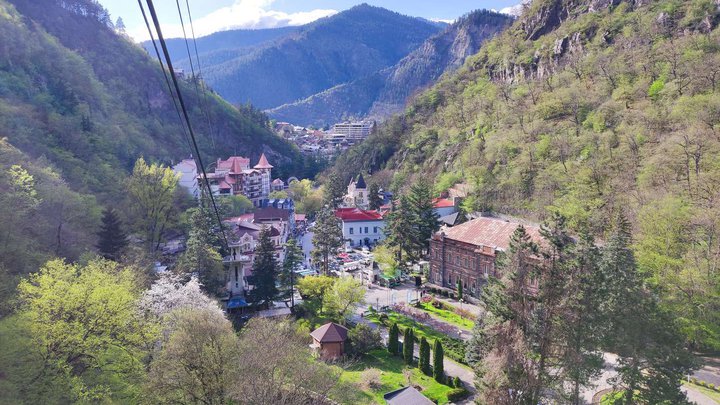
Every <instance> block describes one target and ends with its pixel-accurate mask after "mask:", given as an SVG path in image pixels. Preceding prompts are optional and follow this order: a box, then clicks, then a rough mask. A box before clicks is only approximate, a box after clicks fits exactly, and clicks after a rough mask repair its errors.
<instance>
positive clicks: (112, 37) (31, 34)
mask: <svg viewBox="0 0 720 405" xmlns="http://www.w3.org/2000/svg"><path fill="white" fill-rule="evenodd" d="M111 25H112V24H111V23H110V20H109V16H108V14H107V12H106V11H105V10H104V9H102V8H101V7H100V6H98V5H97V3H96V2H94V1H92V0H73V1H69V0H63V1H60V0H32V1H29V0H27V1H26V0H12V1H7V0H0V38H2V40H0V173H2V175H1V176H0V201H2V204H3V207H4V208H3V209H2V210H0V224H2V226H1V228H3V229H2V230H1V231H0V277H2V279H3V284H4V286H3V290H4V289H5V288H9V289H10V290H12V288H13V286H14V283H12V282H10V281H9V280H12V279H13V278H14V277H16V276H18V275H20V274H25V273H27V272H28V271H33V270H36V269H37V268H38V266H39V265H40V264H41V263H43V262H45V261H46V260H48V259H49V258H50V257H67V258H69V259H71V260H75V259H77V258H78V257H79V256H80V254H82V253H83V252H84V251H88V250H91V249H92V246H93V244H94V241H95V232H96V231H97V228H98V226H99V216H100V204H109V205H116V204H119V203H120V202H121V201H123V198H124V193H125V190H124V180H125V178H126V177H127V175H128V174H129V173H130V171H131V170H132V168H133V165H134V163H135V161H136V159H137V158H138V157H140V156H144V157H145V158H146V159H147V160H148V161H156V162H162V163H166V164H168V163H171V162H172V161H178V160H180V159H182V158H185V157H187V156H188V155H189V154H190V153H191V149H190V147H189V144H188V140H187V139H186V138H185V136H184V134H183V128H182V127H181V123H180V120H179V118H178V115H177V112H176V111H175V109H174V107H173V103H172V100H171V98H170V96H169V95H168V90H167V87H166V84H165V80H164V78H163V75H162V73H161V71H160V69H159V66H158V63H157V61H156V60H154V59H153V58H151V57H149V56H148V55H147V54H146V53H145V52H144V51H143V49H142V48H140V47H139V46H137V45H136V44H134V43H133V42H132V41H131V40H130V39H129V38H126V37H124V36H122V35H119V34H117V33H116V32H115V30H114V29H113V28H112V26H111ZM194 87H195V86H194V85H193V83H191V82H184V83H183V89H184V96H185V98H186V102H187V104H188V108H189V110H190V115H191V119H192V122H193V125H194V128H195V131H196V133H197V136H198V142H199V143H200V147H201V150H202V151H203V153H204V158H205V159H206V162H210V161H212V160H213V159H215V158H216V157H218V156H225V157H227V155H229V154H235V153H237V154H242V155H247V156H249V157H251V158H252V159H257V158H258V157H259V156H260V154H261V152H265V153H266V154H267V155H268V158H269V159H270V160H271V161H272V162H273V164H274V165H275V166H276V167H277V168H280V169H281V170H287V171H292V170H293V168H294V167H295V165H296V163H295V162H301V161H302V159H299V153H298V151H297V149H296V148H294V147H292V146H291V145H289V144H288V143H286V142H284V141H283V140H281V139H279V138H278V137H277V136H275V135H274V134H273V133H272V132H271V131H270V130H269V129H267V127H266V125H267V122H266V119H264V118H262V114H258V112H257V111H255V112H254V113H253V111H251V110H249V109H245V110H244V112H240V111H239V110H237V109H236V108H235V107H233V106H231V105H230V104H228V103H226V102H224V101H223V100H222V99H220V98H219V97H217V96H216V95H214V94H210V93H208V94H207V97H205V96H203V95H202V94H201V93H196V92H195V88H194ZM198 96H200V98H199V97H198ZM203 99H207V100H206V102H207V105H208V110H209V112H210V118H211V123H212V127H211V128H210V127H209V126H208V120H207V118H206V116H205V114H204V113H203V111H201V108H200V107H201V101H202V100H203ZM203 103H204V102H203ZM5 275H7V276H8V277H7V278H5V277H4V276H5ZM5 303H6V302H4V304H5Z"/></svg>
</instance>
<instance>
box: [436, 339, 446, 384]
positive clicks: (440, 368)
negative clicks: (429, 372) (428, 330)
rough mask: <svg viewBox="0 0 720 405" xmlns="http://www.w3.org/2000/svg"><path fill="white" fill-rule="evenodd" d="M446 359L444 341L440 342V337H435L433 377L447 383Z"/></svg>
mask: <svg viewBox="0 0 720 405" xmlns="http://www.w3.org/2000/svg"><path fill="white" fill-rule="evenodd" d="M444 359H445V354H444V353H443V347H442V343H440V339H435V344H434V345H433V378H435V381H437V382H439V383H445V365H444V364H443V361H444Z"/></svg>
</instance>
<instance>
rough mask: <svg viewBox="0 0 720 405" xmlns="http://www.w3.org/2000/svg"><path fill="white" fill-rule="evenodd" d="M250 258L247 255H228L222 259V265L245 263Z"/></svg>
mask: <svg viewBox="0 0 720 405" xmlns="http://www.w3.org/2000/svg"><path fill="white" fill-rule="evenodd" d="M249 261H250V256H247V255H230V256H225V257H223V263H247V262H249Z"/></svg>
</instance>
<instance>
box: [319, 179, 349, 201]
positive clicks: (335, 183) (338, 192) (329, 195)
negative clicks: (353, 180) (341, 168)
mask: <svg viewBox="0 0 720 405" xmlns="http://www.w3.org/2000/svg"><path fill="white" fill-rule="evenodd" d="M346 191H347V188H346V187H345V184H344V183H343V179H342V178H341V177H340V176H339V175H338V174H337V173H332V174H330V176H329V177H328V181H327V183H325V194H324V198H325V203H326V204H328V205H329V206H330V207H332V208H337V207H338V206H339V205H340V203H342V200H343V197H344V196H345V193H346Z"/></svg>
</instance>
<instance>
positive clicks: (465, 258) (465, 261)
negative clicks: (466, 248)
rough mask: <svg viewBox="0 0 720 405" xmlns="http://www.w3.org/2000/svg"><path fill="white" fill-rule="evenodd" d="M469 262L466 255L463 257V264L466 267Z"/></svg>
mask: <svg viewBox="0 0 720 405" xmlns="http://www.w3.org/2000/svg"><path fill="white" fill-rule="evenodd" d="M467 264H468V261H467V257H464V258H463V265H464V266H465V267H467Z"/></svg>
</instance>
